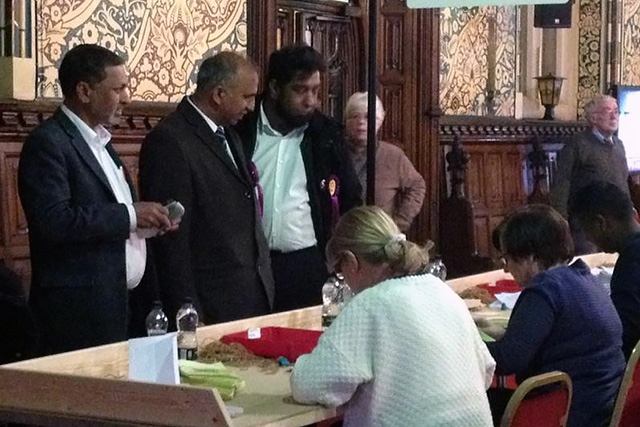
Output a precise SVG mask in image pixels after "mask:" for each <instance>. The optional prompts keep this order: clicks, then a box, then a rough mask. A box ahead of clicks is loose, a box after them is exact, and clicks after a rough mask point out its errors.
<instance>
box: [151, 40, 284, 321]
mask: <svg viewBox="0 0 640 427" xmlns="http://www.w3.org/2000/svg"><path fill="white" fill-rule="evenodd" d="M257 88H258V74H257V72H256V70H255V67H254V66H253V64H251V63H250V62H249V61H248V60H247V59H245V58H243V57H242V56H240V55H238V54H236V53H232V52H222V53H219V54H217V55H216V56H214V57H211V58H207V59H206V60H205V61H203V62H202V63H201V64H200V69H199V71H198V77H197V87H196V90H195V93H194V94H193V95H191V96H187V97H185V98H184V99H183V100H182V101H181V102H180V104H179V105H178V107H177V109H176V110H175V111H174V112H172V113H171V114H169V115H168V116H167V117H166V118H165V119H164V120H163V121H161V122H160V123H159V124H158V125H157V126H156V127H155V128H154V129H153V130H152V131H151V132H150V133H149V135H148V136H147V138H146V139H145V141H144V143H143V144H142V150H141V152H140V193H141V194H142V196H143V197H145V198H147V199H149V200H157V201H159V202H163V203H164V202H166V201H167V200H169V199H173V200H177V201H179V202H181V203H182V204H183V205H184V207H185V214H184V216H183V218H182V222H181V224H180V229H179V230H178V231H177V232H176V233H172V234H170V235H169V234H167V235H165V236H162V237H160V238H157V239H155V240H154V242H152V243H151V248H152V252H153V255H154V259H155V264H156V272H157V277H158V284H159V290H160V294H161V296H162V300H163V302H164V304H165V308H166V312H167V315H168V316H169V318H170V319H171V320H172V321H173V320H175V314H176V311H177V310H178V308H179V307H180V305H181V304H182V302H183V301H184V298H185V297H191V298H193V301H194V303H195V305H196V308H197V310H198V313H200V319H201V320H202V321H203V322H204V323H205V324H211V323H218V322H226V321H230V320H235V319H241V318H246V317H252V316H259V315H264V314H267V313H270V312H271V304H272V301H273V278H272V275H271V268H270V263H269V252H268V248H267V245H266V242H265V239H264V233H263V231H262V227H261V224H260V216H259V212H258V205H257V203H256V194H257V192H256V188H255V185H254V182H253V180H252V178H251V176H250V174H249V171H248V170H247V162H246V159H245V157H244V154H243V152H242V148H241V146H240V141H239V139H238V137H237V135H236V134H235V132H234V131H233V129H231V127H230V125H232V124H235V123H236V122H237V121H238V120H240V119H241V118H242V116H244V114H245V113H247V112H248V111H251V110H253V107H254V104H255V95H256V92H257V90H258V89H257Z"/></svg>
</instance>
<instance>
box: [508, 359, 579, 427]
mask: <svg viewBox="0 0 640 427" xmlns="http://www.w3.org/2000/svg"><path fill="white" fill-rule="evenodd" d="M571 393H572V387H571V379H570V378H569V375H567V374H565V373H564V372H559V371H553V372H548V373H546V374H541V375H536V376H535V377H531V378H528V379H527V380H525V381H524V382H523V383H522V384H520V386H518V388H517V389H516V391H515V392H514V393H513V396H511V399H509V403H508V404H507V407H506V409H505V411H504V415H503V416H502V420H501V422H500V427H565V426H566V425H567V417H568V415H569V406H570V404H571Z"/></svg>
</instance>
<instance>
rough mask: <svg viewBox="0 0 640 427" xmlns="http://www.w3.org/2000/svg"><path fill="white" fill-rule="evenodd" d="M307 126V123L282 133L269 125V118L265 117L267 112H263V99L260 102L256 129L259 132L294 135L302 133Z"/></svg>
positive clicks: (274, 134) (272, 134) (273, 134)
mask: <svg viewBox="0 0 640 427" xmlns="http://www.w3.org/2000/svg"><path fill="white" fill-rule="evenodd" d="M308 127H309V124H308V123H307V124H305V125H302V126H300V127H297V128H295V129H293V130H291V132H289V133H288V134H287V135H283V134H281V133H280V132H278V131H277V130H275V129H274V128H273V127H272V126H271V123H269V119H268V118H267V114H266V113H265V112H264V101H262V102H261V103H260V116H259V118H258V129H259V130H260V132H261V133H266V134H268V135H271V136H296V135H300V134H303V133H304V132H305V131H306V130H307V128H308Z"/></svg>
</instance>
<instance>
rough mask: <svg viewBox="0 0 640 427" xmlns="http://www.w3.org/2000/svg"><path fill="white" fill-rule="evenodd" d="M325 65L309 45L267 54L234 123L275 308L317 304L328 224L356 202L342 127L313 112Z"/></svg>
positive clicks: (356, 187)
mask: <svg viewBox="0 0 640 427" xmlns="http://www.w3.org/2000/svg"><path fill="white" fill-rule="evenodd" d="M325 68H326V66H325V62H324V59H323V58H322V56H321V55H320V53H318V52H317V51H316V50H314V49H313V48H311V47H310V46H307V45H291V46H287V47H284V48H282V49H280V50H277V51H275V52H273V53H272V54H271V57H270V58H269V65H268V71H267V89H266V93H264V94H263V95H262V97H261V101H260V102H259V108H256V111H255V112H253V113H251V114H247V115H246V116H245V118H244V119H243V120H242V121H241V122H240V123H239V124H238V126H237V127H236V129H237V130H238V133H239V134H240V137H241V139H242V142H243V145H244V148H245V153H246V156H247V158H248V159H252V164H251V167H252V168H253V169H254V172H255V174H254V178H255V179H256V180H257V178H258V176H259V178H260V185H261V187H262V191H263V194H262V203H263V217H262V224H263V226H264V231H265V234H266V237H267V241H268V243H269V248H270V250H271V266H272V270H273V276H274V281H275V298H274V306H273V309H274V311H286V310H293V309H297V308H301V307H308V306H311V305H315V304H319V303H320V302H321V299H322V298H321V296H322V292H321V289H322V284H323V283H324V281H325V280H326V278H327V275H328V272H327V268H326V266H325V262H324V256H323V254H324V247H325V245H326V242H327V240H328V239H329V237H330V234H331V229H332V227H333V225H335V223H336V222H337V220H338V217H339V216H340V215H341V214H342V213H344V212H346V211H347V210H349V209H350V208H352V207H354V206H357V205H359V204H360V203H361V200H360V196H359V194H360V189H359V184H358V179H357V177H356V175H355V172H354V170H353V166H352V165H351V162H350V161H349V157H348V155H347V149H346V144H345V141H344V134H343V129H342V126H341V125H340V124H339V123H338V122H336V121H334V120H332V119H330V118H328V117H326V116H325V115H323V114H322V113H320V111H318V110H317V107H318V92H319V90H320V85H321V83H320V73H321V72H323V71H324V70H325Z"/></svg>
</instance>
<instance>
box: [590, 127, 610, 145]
mask: <svg viewBox="0 0 640 427" xmlns="http://www.w3.org/2000/svg"><path fill="white" fill-rule="evenodd" d="M591 131H592V132H593V134H594V135H595V136H596V138H598V141H600V142H602V143H603V144H612V143H613V135H612V136H611V142H608V141H606V140H605V138H604V135H603V134H602V133H601V132H600V131H599V130H598V129H595V128H594V129H591Z"/></svg>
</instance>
